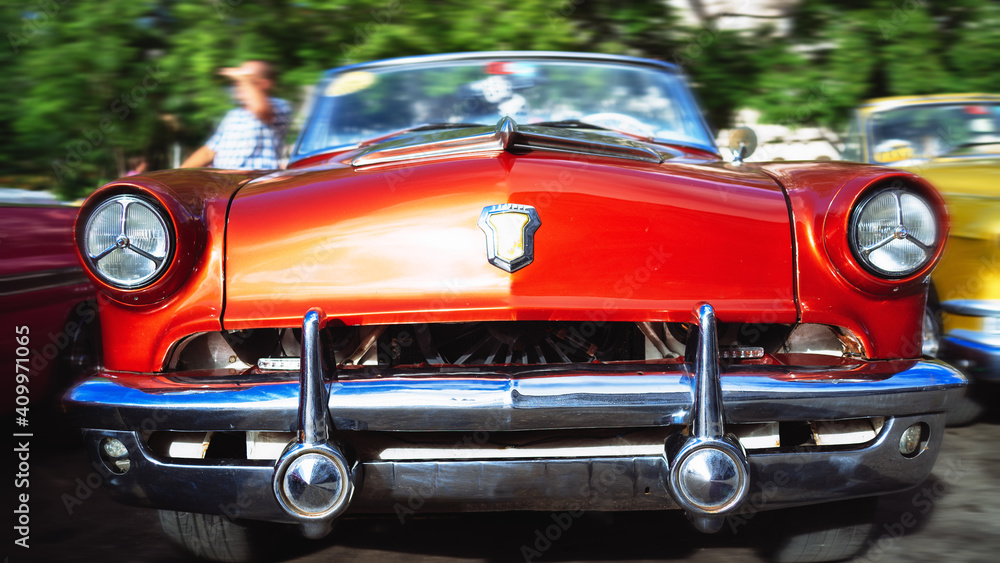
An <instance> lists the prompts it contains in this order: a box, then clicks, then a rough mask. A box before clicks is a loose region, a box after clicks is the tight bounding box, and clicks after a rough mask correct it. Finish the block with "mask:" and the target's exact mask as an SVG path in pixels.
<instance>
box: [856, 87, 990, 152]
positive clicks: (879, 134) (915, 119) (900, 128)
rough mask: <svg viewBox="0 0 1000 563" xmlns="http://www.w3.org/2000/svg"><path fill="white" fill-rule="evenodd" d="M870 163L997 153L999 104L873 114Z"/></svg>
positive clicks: (931, 106) (925, 107)
mask: <svg viewBox="0 0 1000 563" xmlns="http://www.w3.org/2000/svg"><path fill="white" fill-rule="evenodd" d="M869 128H870V129H869V131H870V139H871V142H870V143H869V150H870V151H871V157H872V162H877V163H879V164H898V163H900V162H903V161H907V160H925V159H930V158H935V157H939V156H944V155H954V156H960V155H962V154H976V155H981V154H983V152H984V151H983V150H982V149H976V147H984V148H985V147H988V146H990V145H996V146H995V150H989V149H988V150H987V152H993V153H996V152H998V151H1000V144H997V143H1000V104H995V103H992V104H991V103H982V102H965V103H961V104H928V105H921V106H907V107H902V108H898V109H893V110H889V111H883V112H879V113H875V114H873V115H872V116H871V118H870V121H869Z"/></svg>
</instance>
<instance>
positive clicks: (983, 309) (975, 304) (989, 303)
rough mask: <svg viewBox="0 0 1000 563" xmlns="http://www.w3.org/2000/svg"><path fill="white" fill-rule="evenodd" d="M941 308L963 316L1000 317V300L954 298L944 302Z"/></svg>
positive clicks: (946, 311)
mask: <svg viewBox="0 0 1000 563" xmlns="http://www.w3.org/2000/svg"><path fill="white" fill-rule="evenodd" d="M941 310H942V311H944V312H945V313H951V314H952V315H961V316H963V317H1000V300H996V299H953V300H950V301H944V302H942V303H941Z"/></svg>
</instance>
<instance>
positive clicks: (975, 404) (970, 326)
mask: <svg viewBox="0 0 1000 563" xmlns="http://www.w3.org/2000/svg"><path fill="white" fill-rule="evenodd" d="M843 159H844V160H853V161H857V162H869V163H876V164H884V165H887V166H892V167H895V168H904V169H906V170H909V171H912V172H915V173H917V174H920V175H921V176H923V177H925V178H927V179H928V180H930V181H931V182H932V183H933V184H934V185H935V186H937V188H938V189H939V190H940V191H941V193H942V195H943V196H944V198H945V201H946V202H947V204H948V211H949V212H950V214H951V233H950V235H949V237H948V245H947V248H946V250H945V253H944V256H943V258H942V259H941V262H940V264H939V265H938V267H937V269H936V270H935V271H934V274H933V276H932V278H931V280H932V284H933V290H932V292H931V297H930V301H929V315H928V318H927V321H926V322H925V324H926V325H927V326H926V330H925V342H924V344H925V346H924V351H925V353H929V354H931V355H935V352H939V354H938V355H940V356H941V357H942V358H944V359H946V360H948V361H950V362H952V363H953V364H954V365H955V366H957V367H959V368H962V369H963V370H964V371H965V372H966V374H967V375H968V376H969V377H970V379H971V380H973V381H974V382H975V385H974V386H973V387H970V393H969V395H968V396H967V397H966V401H964V402H963V403H962V404H961V405H960V406H959V407H958V408H956V409H955V410H953V411H951V412H950V413H949V422H950V423H952V424H964V423H968V422H971V421H972V420H973V419H975V418H976V417H977V416H978V415H979V414H980V413H981V412H982V411H983V410H984V405H985V401H984V398H985V397H984V391H985V390H984V387H985V384H984V383H985V382H998V381H1000V95H996V94H941V95H933V96H905V97H894V98H880V99H874V100H869V101H868V102H867V103H865V104H864V105H862V106H861V107H859V108H858V109H857V110H856V112H855V115H854V117H853V119H852V121H851V126H850V129H849V131H848V134H847V138H846V140H845V148H844V151H843ZM938 322H940V323H941V324H940V325H939V326H940V332H938V326H937V323H938ZM938 335H943V336H941V337H940V340H939V339H938ZM939 344H940V350H939V351H938V350H935V348H937V347H938V345H939Z"/></svg>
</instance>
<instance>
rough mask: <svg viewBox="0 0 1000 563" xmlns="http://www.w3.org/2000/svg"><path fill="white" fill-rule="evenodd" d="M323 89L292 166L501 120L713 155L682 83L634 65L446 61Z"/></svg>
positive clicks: (358, 75) (338, 81)
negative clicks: (430, 130)
mask: <svg viewBox="0 0 1000 563" xmlns="http://www.w3.org/2000/svg"><path fill="white" fill-rule="evenodd" d="M321 89H322V91H321V92H318V94H317V101H316V105H315V106H314V108H313V111H312V115H311V117H310V121H309V124H308V125H307V127H306V129H305V130H304V131H303V133H302V138H301V139H300V141H299V145H298V147H297V148H296V155H297V156H303V155H307V154H310V153H315V152H318V151H323V150H328V149H330V148H335V147H343V146H350V145H356V144H358V143H360V142H362V141H365V140H369V139H374V138H378V137H382V136H385V135H388V134H390V133H394V132H397V131H402V130H406V129H410V128H414V127H419V126H422V125H427V124H434V125H436V126H442V127H447V126H449V125H447V124H452V125H451V126H455V125H458V124H480V125H490V126H492V125H495V124H496V123H497V121H498V120H499V119H500V118H501V117H503V116H510V117H511V118H513V119H514V121H516V122H517V123H518V124H520V125H527V124H532V123H548V124H551V123H552V122H568V123H562V125H567V126H577V127H582V126H585V124H590V125H594V126H597V127H598V128H606V129H613V130H616V131H623V132H626V133H631V134H634V135H639V136H642V137H651V138H657V139H662V140H666V141H674V142H678V143H681V144H687V145H694V146H699V147H703V148H707V149H708V150H714V146H715V145H714V141H713V140H712V138H711V136H710V135H709V133H708V131H707V130H706V128H705V125H704V122H703V121H702V119H701V114H700V113H699V110H698V107H697V106H696V105H695V104H694V102H693V100H692V98H691V96H690V94H689V92H688V90H687V86H686V85H685V84H684V82H683V81H682V79H681V78H680V77H679V76H677V75H675V74H672V73H669V72H666V71H661V70H656V69H653V68H648V67H642V66H636V65H628V64H616V63H598V62H591V61H587V62H583V61H580V62H574V61H544V60H530V61H529V60H513V61H503V60H497V61H483V60H476V61H447V62H435V63H424V64H410V65H405V66H397V67H385V68H377V67H376V68H370V69H366V70H347V71H345V72H341V73H338V74H334V75H333V76H332V77H331V78H330V79H329V80H328V81H326V82H324V83H323V84H322V85H321ZM575 121H579V122H583V123H573V122H575ZM441 124H445V125H441Z"/></svg>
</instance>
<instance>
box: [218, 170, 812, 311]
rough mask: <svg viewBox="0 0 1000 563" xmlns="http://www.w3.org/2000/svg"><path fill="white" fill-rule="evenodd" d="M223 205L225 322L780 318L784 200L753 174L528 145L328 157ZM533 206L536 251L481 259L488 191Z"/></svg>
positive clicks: (786, 237)
mask: <svg viewBox="0 0 1000 563" xmlns="http://www.w3.org/2000/svg"><path fill="white" fill-rule="evenodd" d="M325 168H326V169H325V170H319V171H315V172H300V173H297V174H289V175H287V177H284V178H274V179H266V180H263V181H258V182H254V183H252V184H250V185H248V186H247V187H245V188H244V189H242V190H241V191H240V192H239V193H238V194H237V196H236V198H235V199H234V201H233V205H232V209H231V212H230V220H229V232H228V250H227V264H226V271H227V289H226V299H227V301H226V312H225V319H224V324H225V327H226V328H227V329H239V328H253V327H261V326H297V325H298V324H300V323H301V318H302V315H303V314H304V313H305V311H306V310H307V309H308V308H310V307H313V306H319V307H322V308H323V309H324V310H325V311H326V312H327V314H328V315H329V316H330V317H333V318H337V319H340V320H341V321H343V322H344V323H346V324H373V323H404V322H450V321H474V320H547V319H556V318H558V319H563V320H592V321H604V320H609V321H611V320H614V321H637V320H662V321H685V322H686V321H688V320H689V317H690V311H691V309H692V307H693V306H694V305H695V304H697V303H698V302H700V301H704V300H706V299H708V300H711V301H712V304H713V305H714V306H715V308H716V311H717V312H718V315H719V318H720V320H722V321H745V322H762V321H761V319H762V318H763V317H765V316H767V317H768V318H770V319H772V321H771V322H787V323H791V322H794V321H795V319H796V316H797V311H796V308H795V302H794V299H793V295H792V283H793V271H792V251H791V235H790V230H789V226H788V211H787V204H786V202H785V198H784V195H783V194H782V192H781V190H780V188H779V187H778V186H776V185H775V183H774V182H773V181H772V180H771V179H770V178H768V177H766V176H765V175H762V174H760V173H758V172H753V171H742V170H738V169H730V168H727V167H725V166H713V167H705V166H698V165H694V164H692V163H685V162H680V163H672V162H669V161H668V162H667V163H665V164H662V165H654V164H648V163H640V162H630V161H623V160H620V159H605V158H597V157H575V158H574V157H571V156H566V155H552V154H545V153H533V154H531V155H523V156H514V155H511V154H508V153H501V154H500V155H486V156H483V155H480V156H475V157H470V156H466V157H453V158H448V159H440V160H437V161H433V162H428V161H424V162H422V163H420V164H415V163H412V162H410V163H401V164H396V165H382V166H372V167H362V168H350V167H346V166H342V165H341V166H327V167H325ZM498 203H519V204H526V205H532V206H534V207H535V208H536V209H537V211H538V215H539V217H540V219H541V223H542V224H541V227H540V228H539V229H538V232H537V233H536V234H535V259H534V262H533V263H532V264H531V265H529V266H527V267H525V268H524V269H522V270H519V271H517V272H514V273H513V274H509V273H507V272H505V271H502V270H500V269H498V268H496V267H494V266H492V265H490V264H489V263H488V262H487V261H486V242H485V234H484V233H483V232H482V231H481V230H480V229H479V228H478V227H477V225H476V222H477V219H478V218H479V214H480V212H481V211H482V209H483V208H484V207H486V206H489V205H493V204H498Z"/></svg>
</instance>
